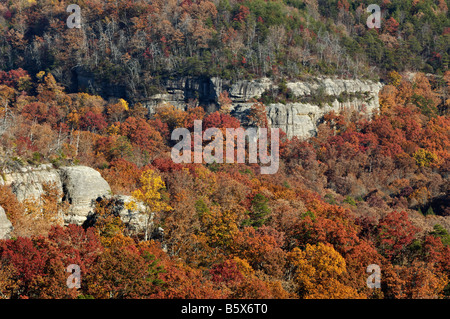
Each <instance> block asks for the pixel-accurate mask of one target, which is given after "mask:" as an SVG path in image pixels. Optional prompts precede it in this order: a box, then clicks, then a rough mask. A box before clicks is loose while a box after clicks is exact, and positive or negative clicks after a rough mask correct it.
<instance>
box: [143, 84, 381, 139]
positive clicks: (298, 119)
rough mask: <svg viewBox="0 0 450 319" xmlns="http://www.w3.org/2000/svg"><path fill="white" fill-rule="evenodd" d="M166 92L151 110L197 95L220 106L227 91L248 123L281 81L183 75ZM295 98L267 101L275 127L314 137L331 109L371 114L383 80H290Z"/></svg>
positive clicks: (235, 112) (207, 105) (234, 110)
mask: <svg viewBox="0 0 450 319" xmlns="http://www.w3.org/2000/svg"><path fill="white" fill-rule="evenodd" d="M163 85H164V87H165V88H166V93H164V94H157V95H155V96H153V97H151V98H150V100H149V102H148V103H147V106H148V108H149V109H150V112H153V111H154V107H155V106H156V105H157V104H159V103H164V102H165V103H170V104H173V105H175V106H177V107H180V108H181V107H184V105H185V102H187V101H188V100H189V99H191V98H197V99H198V100H199V102H200V104H201V105H203V106H204V107H205V108H206V110H207V111H209V112H211V111H215V110H217V98H218V96H219V94H220V93H221V92H223V91H227V92H228V94H229V97H230V98H231V100H232V102H233V104H232V113H231V114H232V115H233V116H236V117H237V118H239V119H240V120H241V121H242V122H243V123H245V120H246V116H247V114H248V111H249V109H250V107H251V105H252V103H249V101H250V100H251V99H259V98H261V96H262V95H263V94H264V93H268V92H273V91H274V90H277V89H278V85H277V84H275V83H274V82H273V81H272V80H270V79H268V78H261V79H257V80H252V81H248V80H240V81H237V82H235V83H231V82H230V81H227V80H223V79H220V78H210V79H209V78H199V79H192V78H180V79H177V80H171V81H166V82H164V83H163ZM286 87H287V88H288V89H289V90H290V92H291V94H292V96H293V98H294V100H295V101H291V102H289V101H288V102H285V103H284V104H282V103H267V105H266V106H267V113H268V117H269V122H270V123H271V124H272V127H279V128H281V129H283V130H284V131H285V132H286V134H287V135H288V137H289V138H292V137H293V136H298V137H304V138H307V137H311V136H314V135H315V134H316V132H317V125H318V124H319V123H320V120H321V118H322V117H323V115H324V114H325V113H327V112H330V111H335V112H340V111H342V110H343V109H353V110H356V111H359V112H362V113H365V114H367V115H371V114H372V112H373V111H374V110H376V109H378V108H379V100H378V93H379V91H380V90H381V88H382V84H381V83H377V82H372V81H362V80H343V79H332V78H312V79H309V80H308V81H295V82H288V83H286Z"/></svg>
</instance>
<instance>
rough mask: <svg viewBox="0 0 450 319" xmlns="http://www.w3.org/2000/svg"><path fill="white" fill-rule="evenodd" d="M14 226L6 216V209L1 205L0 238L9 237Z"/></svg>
mask: <svg viewBox="0 0 450 319" xmlns="http://www.w3.org/2000/svg"><path fill="white" fill-rule="evenodd" d="M12 230H13V226H12V224H11V222H10V221H9V219H8V217H7V216H6V213H5V210H4V209H3V207H1V206H0V239H8V238H9V235H10V233H11V232H12Z"/></svg>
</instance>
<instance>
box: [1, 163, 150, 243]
mask: <svg viewBox="0 0 450 319" xmlns="http://www.w3.org/2000/svg"><path fill="white" fill-rule="evenodd" d="M0 184H2V185H7V186H9V187H11V189H12V191H13V192H14V193H15V195H16V196H17V199H18V200H19V201H24V200H25V199H29V200H37V199H39V198H40V196H41V194H43V193H44V191H45V190H44V189H45V185H49V184H52V185H53V187H55V188H56V190H57V191H58V193H59V194H60V198H59V200H60V201H66V202H68V203H69V210H68V213H67V214H65V216H64V222H65V224H77V225H81V224H83V223H84V222H85V221H86V220H87V218H88V216H89V215H90V214H92V212H93V209H94V207H95V203H96V201H97V200H98V199H99V198H102V197H109V196H112V195H111V188H110V187H109V185H108V183H107V182H106V181H105V180H104V179H103V178H102V177H101V175H100V173H99V172H97V171H96V170H94V169H92V168H90V167H86V166H72V167H60V168H58V169H56V168H53V167H52V165H50V164H46V165H40V166H38V167H24V168H21V169H20V170H19V171H6V172H3V174H2V178H0ZM117 197H118V201H117V202H118V203H121V205H119V206H118V207H116V210H118V214H119V216H120V217H121V219H122V220H123V222H124V223H125V224H126V225H127V227H128V228H129V230H130V231H131V232H132V233H139V232H142V231H143V230H144V229H145V227H146V225H147V219H146V216H145V215H144V214H143V213H141V211H144V209H143V207H141V206H139V205H140V204H139V203H138V207H137V208H138V209H137V210H136V211H129V210H128V209H125V207H124V203H126V202H127V201H129V200H131V199H130V197H127V196H120V195H117ZM11 230H12V225H11V223H10V221H9V220H8V218H7V217H6V214H5V213H4V210H3V209H2V208H1V207H0V239H1V238H5V237H7V236H8V234H9V233H10V232H11Z"/></svg>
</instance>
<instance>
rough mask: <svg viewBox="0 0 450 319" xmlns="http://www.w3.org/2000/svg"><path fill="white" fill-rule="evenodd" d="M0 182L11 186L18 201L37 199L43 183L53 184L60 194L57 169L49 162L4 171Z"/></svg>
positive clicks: (42, 189) (41, 191) (60, 185)
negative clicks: (17, 169)
mask: <svg viewBox="0 0 450 319" xmlns="http://www.w3.org/2000/svg"><path fill="white" fill-rule="evenodd" d="M0 184H3V185H8V186H10V187H11V189H12V191H13V192H14V194H16V196H17V199H18V200H19V201H24V200H25V199H30V200H32V199H33V198H34V199H38V198H40V196H41V195H42V194H43V193H44V185H45V184H47V185H53V187H55V188H56V189H57V191H58V192H59V193H60V194H62V184H61V179H60V178H59V174H58V171H57V170H55V169H54V168H53V167H52V165H51V164H44V165H40V166H37V167H22V168H21V169H20V170H19V171H14V172H13V171H5V172H4V174H3V178H2V179H0Z"/></svg>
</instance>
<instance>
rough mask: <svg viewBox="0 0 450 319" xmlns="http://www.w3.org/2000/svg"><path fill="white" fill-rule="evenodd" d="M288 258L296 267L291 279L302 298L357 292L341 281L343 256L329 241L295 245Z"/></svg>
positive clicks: (341, 296) (340, 296)
mask: <svg viewBox="0 0 450 319" xmlns="http://www.w3.org/2000/svg"><path fill="white" fill-rule="evenodd" d="M289 261H290V263H291V265H292V266H294V267H295V278H294V281H295V283H296V284H297V285H298V295H299V296H300V297H303V298H305V299H354V298H361V296H360V295H359V294H358V292H357V291H356V290H355V289H354V288H352V287H349V286H346V285H345V284H343V283H342V280H341V279H342V278H341V275H342V274H344V273H345V271H346V264H345V259H344V258H343V257H342V256H341V255H340V254H339V253H338V252H337V251H336V250H335V249H334V248H333V246H331V245H329V244H327V245H326V244H323V243H319V244H317V245H310V244H307V245H306V249H305V250H301V249H299V248H297V247H296V248H294V249H293V250H292V252H291V253H290V254H289Z"/></svg>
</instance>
